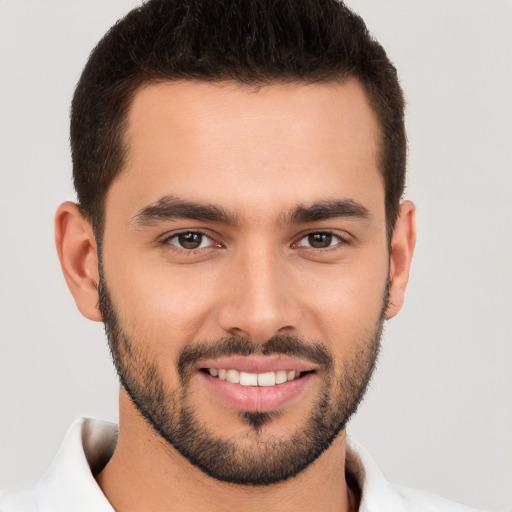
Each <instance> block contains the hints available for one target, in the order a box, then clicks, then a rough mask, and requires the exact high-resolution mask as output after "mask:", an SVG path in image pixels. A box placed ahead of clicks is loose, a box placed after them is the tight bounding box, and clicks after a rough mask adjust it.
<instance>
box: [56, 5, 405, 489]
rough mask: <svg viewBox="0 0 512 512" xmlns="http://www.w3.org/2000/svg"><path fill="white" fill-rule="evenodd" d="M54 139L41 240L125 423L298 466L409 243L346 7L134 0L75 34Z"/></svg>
mask: <svg viewBox="0 0 512 512" xmlns="http://www.w3.org/2000/svg"><path fill="white" fill-rule="evenodd" d="M71 143H72V153H73V165H74V180H75V186H76V190H77V194H78V199H79V204H78V207H76V206H74V205H70V204H69V203H67V204H65V205H63V206H62V207H61V208H60V210H59V212H58V215H57V247H58V250H59V254H60V257H61V262H62V266H63V269H64V274H65V276H66V279H67V282H68V285H69V286H70V289H71V291H72V292H73V295H74V296H75V300H76V302H77V305H78V307H79V309H80V311H81V312H82V313H83V314H84V315H85V316H87V317H88V318H91V319H93V320H98V321H99V320H102V321H103V322H104V323H105V327H106V331H107V335H108V338H109V344H110V348H111V351H112V354H113V357H114V362H115V364H116V367H117V370H118V373H119V376H120V380H121V384H122V389H123V394H122V397H123V396H124V399H123V398H122V400H124V403H125V408H126V410H128V411H131V413H130V414H127V417H131V418H132V420H131V422H132V426H133V425H134V424H136V423H137V422H138V424H139V425H140V424H144V425H145V426H148V427H149V428H151V429H153V430H154V431H156V432H157V433H158V434H159V435H160V436H161V438H163V439H165V440H166V441H167V442H168V446H169V449H173V450H174V449H175V450H177V451H178V452H179V453H180V454H182V455H183V456H184V457H185V458H186V459H187V460H188V461H189V462H191V463H192V464H194V465H195V466H196V467H198V468H200V469H201V470H202V471H203V472H205V473H207V474H209V475H211V476H213V477H215V478H217V479H220V480H224V481H229V482H234V483H239V484H249V485H263V484H271V483H276V482H279V481H282V480H285V479H287V478H290V477H292V476H294V475H296V474H298V473H300V472H301V471H303V470H304V469H305V468H307V467H309V466H310V465H311V464H312V463H313V462H314V461H316V460H317V459H318V458H319V457H320V456H321V455H322V453H323V452H324V451H325V450H327V449H328V448H329V447H330V446H331V444H332V443H333V442H334V440H335V439H336V437H337V435H338V434H339V432H340V431H342V430H343V429H344V427H345V425H346V422H347V421H348V419H349V417H350V416H351V415H352V414H353V413H354V412H355V410H356V409H357V406H358V404H359V402H360V401H361V399H362V397H363V395H364V392H365V390H366V387H367V384H368V382H369V380H370V377H371V374H372V372H373V369H374V366H375V361H376V357H377V353H378V349H379V340H380V335H381V332H382V326H383V322H384V320H385V319H386V318H389V317H391V316H393V315H394V314H396V312H398V310H399V309H400V307H401V304H402V300H403V294H404V291H405V286H406V283H407V278H408V270H409V264H410V258H411V254H412V249H413V246H414V222H413V221H414V216H413V207H412V206H411V205H410V204H409V203H403V204H400V198H401V195H402V191H403V187H404V173H405V132H404V125H403V98H402V93H401V89H400V87H399V85H398V81H397V77H396V72H395V69H394V68H393V66H392V64H391V63H390V62H389V60H388V59H387V57H386V55H385V53H384V50H383V49H382V48H381V46H380V45H379V44H378V43H377V42H376V41H374V40H373V39H371V37H370V36H369V34H368V32H367V30H366V27H365V25H364V23H363V21H362V20H361V19H360V18H359V17H357V16H356V15H355V14H353V13H352V12H350V11H349V10H348V9H347V8H346V7H345V6H344V5H343V4H341V3H338V2H335V1H328V0H325V1H324V0H315V1H304V0H300V1H296V2H291V1H283V2H264V1H252V2H250V1H240V2H234V1H229V2H224V1H211V2H202V1H192V0H190V1H188V2H187V1H184V0H180V1H164V0H153V1H149V2H148V3H146V4H144V5H143V6H142V7H140V8H139V9H136V10H134V11H132V12H131V13H129V14H128V15H127V16H126V17H125V18H124V19H123V20H121V21H119V22H118V23H117V24H116V25H114V27H113V28H112V29H111V30H110V31H109V32H108V33H107V35H106V36H105V37H104V38H103V39H102V40H101V41H100V43H99V44H98V46H97V47H96V49H95V50H94V51H93V53H92V54H91V57H90V59H89V61H88V63H87V65H86V67H85V69H84V72H83V75H82V77H81V79H80V82H79V84H78V86H77V90H76V93H75V97H74V100H73V105H72V119H71ZM224 372H226V373H227V375H225V374H224ZM224 377H226V378H227V380H225V379H224ZM128 423H129V421H127V422H126V423H125V424H128ZM122 425H123V423H122V421H121V428H122ZM171 447H172V448H171Z"/></svg>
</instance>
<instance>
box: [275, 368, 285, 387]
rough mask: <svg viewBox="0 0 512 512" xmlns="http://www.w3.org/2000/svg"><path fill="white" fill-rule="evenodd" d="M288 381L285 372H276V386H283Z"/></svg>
mask: <svg viewBox="0 0 512 512" xmlns="http://www.w3.org/2000/svg"><path fill="white" fill-rule="evenodd" d="M287 380H288V377H287V375H286V370H279V371H278V372H276V384H283V383H285V382H286V381H287Z"/></svg>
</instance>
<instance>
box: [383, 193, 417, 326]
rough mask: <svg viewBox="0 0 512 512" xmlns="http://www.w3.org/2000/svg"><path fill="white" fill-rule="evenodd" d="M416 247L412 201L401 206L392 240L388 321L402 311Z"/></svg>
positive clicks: (414, 211)
mask: <svg viewBox="0 0 512 512" xmlns="http://www.w3.org/2000/svg"><path fill="white" fill-rule="evenodd" d="M415 245H416V208H415V206H414V204H413V203H412V202H411V201H404V202H402V204H401V205H400V215H399V216H398V219H397V221H396V225H395V230H394V232H393V237H392V239H391V255H390V266H389V268H390V270H389V273H390V275H389V278H390V281H391V287H390V290H389V305H388V309H387V310H386V319H390V318H393V317H394V316H395V315H396V314H397V313H398V312H399V311H400V310H401V309H402V306H403V303H404V297H405V289H406V288H407V282H408V281H409V270H410V268H411V260H412V254H413V252H414V246H415Z"/></svg>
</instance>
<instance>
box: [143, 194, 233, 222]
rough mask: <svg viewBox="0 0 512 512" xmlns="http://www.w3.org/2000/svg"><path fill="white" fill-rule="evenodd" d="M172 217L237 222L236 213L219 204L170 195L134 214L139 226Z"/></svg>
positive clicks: (171, 218)
mask: <svg viewBox="0 0 512 512" xmlns="http://www.w3.org/2000/svg"><path fill="white" fill-rule="evenodd" d="M173 219H190V220H199V221H207V222H217V223H222V224H228V225H236V224H238V220H237V217H236V215H234V214H233V213H231V212H230V211H228V210H226V209H224V208H222V207H220V206H215V205H212V204H203V203H197V202H194V201H186V200H184V199H180V198H178V197H175V196H172V195H168V196H164V197H161V198H160V199H159V200H158V201H157V202H156V203H153V204H150V205H149V206H146V207H144V208H143V209H142V210H140V211H139V212H138V213H137V214H136V215H135V216H134V220H135V222H136V224H138V225H140V226H152V225H154V224H157V223H158V222H161V221H165V220H173Z"/></svg>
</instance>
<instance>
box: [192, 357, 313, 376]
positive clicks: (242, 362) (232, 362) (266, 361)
mask: <svg viewBox="0 0 512 512" xmlns="http://www.w3.org/2000/svg"><path fill="white" fill-rule="evenodd" d="M200 368H217V369H226V370H229V369H233V370H238V371H241V372H247V373H266V372H277V371H279V370H295V371H298V372H308V371H314V370H315V369H316V365H315V364H314V363H311V362H307V361H304V360H301V359H295V358H292V357H286V356H280V355H271V356H231V357H222V358H219V359H208V360H205V361H201V362H200V363H199V364H198V366H197V369H200Z"/></svg>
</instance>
